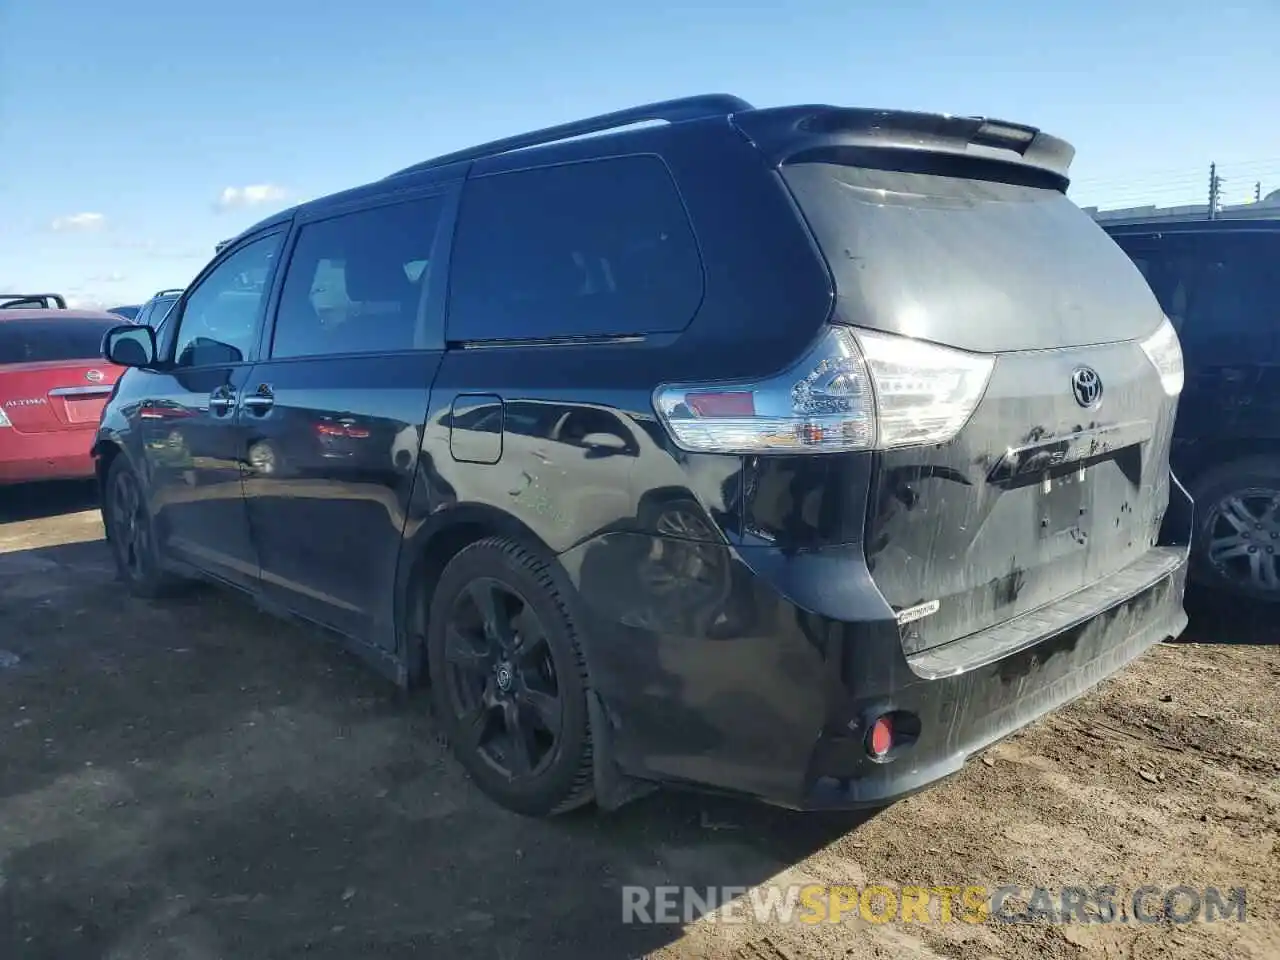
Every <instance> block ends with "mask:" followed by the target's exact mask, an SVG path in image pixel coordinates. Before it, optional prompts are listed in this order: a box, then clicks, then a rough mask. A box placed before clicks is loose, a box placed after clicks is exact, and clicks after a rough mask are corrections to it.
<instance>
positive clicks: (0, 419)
mask: <svg viewBox="0 0 1280 960" xmlns="http://www.w3.org/2000/svg"><path fill="white" fill-rule="evenodd" d="M12 426H13V424H12V423H10V422H9V418H8V417H7V416H6V415H5V412H4V410H3V409H0V427H12Z"/></svg>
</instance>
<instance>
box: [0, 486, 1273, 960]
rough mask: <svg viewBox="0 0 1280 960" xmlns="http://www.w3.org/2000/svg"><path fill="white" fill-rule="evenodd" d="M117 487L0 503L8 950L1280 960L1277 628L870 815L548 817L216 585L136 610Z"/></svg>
mask: <svg viewBox="0 0 1280 960" xmlns="http://www.w3.org/2000/svg"><path fill="white" fill-rule="evenodd" d="M89 496H90V494H89V493H88V492H86V491H85V490H84V489H83V488H79V487H69V488H56V489H55V490H52V491H46V492H45V493H43V494H41V495H39V496H36V497H30V496H24V497H23V498H22V500H21V502H19V500H18V499H17V498H16V497H15V495H14V494H12V493H4V494H0V498H6V497H7V498H8V500H7V501H6V500H4V499H0V960H9V958H14V960H27V958H55V960H79V958H104V960H105V958H111V960H126V958H127V960H133V958H148V960H150V958H157V960H170V958H172V960H212V958H228V960H230V958H235V960H240V958H253V960H256V958H271V960H277V958H292V957H308V958H311V957H318V958H335V960H357V958H364V957H376V958H396V957H409V956H414V957H418V956H440V957H459V958H468V960H470V958H477V960H478V958H485V957H493V958H497V960H515V958H542V957H548V958H550V957H555V958H584V960H585V958H590V960H610V958H627V957H640V956H647V955H654V956H657V957H661V958H715V960H729V958H735V960H802V958H814V960H830V958H859V960H860V958H872V957H883V958H899V957H928V958H934V957H945V958H972V960H984V958H994V957H1000V958H1036V960H1040V958H1078V957H1114V958H1121V957H1124V958H1163V957H1222V958H1228V957H1230V958H1264V957H1265V958H1277V957H1280V850H1278V849H1277V836H1278V835H1280V702H1278V701H1280V697H1277V693H1278V691H1280V642H1277V641H1280V622H1275V620H1276V618H1274V617H1273V618H1272V622H1270V623H1269V622H1268V621H1267V619H1266V618H1265V617H1263V616H1262V615H1261V614H1257V613H1250V612H1248V611H1241V610H1239V609H1224V608H1222V607H1210V606H1208V605H1205V604H1204V603H1203V602H1202V601H1194V600H1193V604H1198V605H1193V628H1192V631H1191V633H1190V634H1189V635H1188V638H1187V639H1188V641H1194V642H1181V643H1176V644H1167V645H1162V646H1161V647H1159V648H1156V649H1154V650H1152V651H1151V652H1150V653H1148V654H1147V655H1145V656H1144V657H1143V658H1142V659H1141V660H1139V661H1138V663H1137V664H1135V665H1134V666H1133V667H1132V668H1131V669H1129V670H1128V671H1127V672H1125V673H1123V674H1122V675H1121V676H1119V677H1117V678H1115V679H1113V680H1111V681H1110V682H1108V683H1106V684H1104V685H1103V686H1102V687H1101V688H1100V689H1099V690H1098V691H1096V692H1095V693H1093V694H1092V695H1090V696H1089V697H1087V698H1086V699H1084V700H1081V701H1079V702H1077V703H1075V704H1073V705H1072V706H1070V707H1069V708H1067V709H1064V710H1062V711H1060V712H1058V713H1057V714H1055V715H1053V716H1051V717H1049V718H1047V719H1046V720H1044V721H1042V722H1040V723H1038V724H1036V725H1035V726H1033V727H1032V728H1030V729H1028V730H1026V731H1024V732H1023V733H1021V734H1020V735H1018V736H1016V737H1014V738H1013V739H1011V740H1009V741H1006V742H1005V743H1003V744H1001V745H999V746H998V747H996V748H995V749H993V750H992V751H991V752H990V753H989V754H987V756H986V757H985V758H984V759H982V760H981V761H977V762H974V763H973V764H972V765H971V766H970V768H969V769H967V770H966V772H965V773H964V774H963V775H961V776H959V777H957V778H956V779H954V780H952V781H950V782H948V783H946V784H944V785H941V786H939V787H937V788H936V789H933V790H931V791H928V792H926V793H924V794H921V795H919V796H917V797H914V798H912V799H909V800H906V801H904V802H902V803H900V804H898V805H896V806H894V807H892V808H890V809H888V810H885V811H883V812H881V813H879V814H878V815H877V816H874V817H872V818H870V819H868V818H866V817H865V816H837V817H831V816H801V815H796V814H789V813H784V812H779V811H773V810H769V809H765V808H761V807H758V806H755V805H751V804H746V803H737V802H732V801H725V800H718V799H717V800H711V799H706V798H700V797H696V796H691V795H678V794H659V795H656V796H653V797H649V798H646V799H645V800H642V801H640V802H638V803H636V804H634V805H632V806H630V807H627V808H624V809H623V810H622V811H620V812H618V813H616V814H612V815H607V816H606V815H599V814H595V813H594V812H585V813H582V814H580V815H578V814H575V815H572V816H570V817H567V818H561V819H558V820H553V821H550V822H538V821H528V820H524V819H521V818H519V817H516V816H514V815H510V814H507V813H504V812H503V811H501V810H499V809H498V808H496V807H495V806H494V805H492V804H491V803H489V802H488V801H486V800H485V799H484V798H483V797H482V796H480V795H479V794H478V792H477V791H476V790H475V789H474V787H473V786H471V785H470V784H469V783H468V781H467V779H466V778H465V777H464V776H463V775H462V773H461V772H460V770H459V768H458V767H457V766H456V765H455V764H454V763H453V762H452V761H451V760H450V759H449V758H448V756H447V755H446V753H445V751H444V749H443V747H442V746H441V745H440V743H439V742H438V740H437V736H436V731H435V729H434V727H433V724H432V722H431V720H430V719H429V717H428V715H427V711H426V709H425V706H424V704H423V703H422V702H421V701H420V700H419V699H416V698H406V697H403V696H402V695H400V694H399V693H398V692H397V691H395V690H394V689H393V688H390V687H389V686H387V685H386V684H385V683H384V682H383V681H381V680H379V679H377V678H376V677H374V676H372V675H371V674H370V673H368V672H366V670H365V669H364V668H363V667H362V666H361V665H360V664H358V663H357V662H356V661H354V660H353V659H351V658H350V657H349V656H347V655H345V654H343V653H342V652H340V651H339V650H338V649H337V648H336V647H334V646H332V645H331V644H329V643H326V642H318V638H317V637H315V636H314V635H308V631H307V630H305V629H302V628H299V627H296V626H291V625H284V624H281V623H280V622H278V621H276V620H273V619H271V618H269V617H268V616H267V615H265V614H261V613H258V612H257V611H255V610H254V609H253V607H252V606H251V605H249V604H248V603H246V602H243V601H241V600H239V599H237V598H235V597H232V596H228V595H225V594H222V593H220V592H218V591H215V590H212V589H209V590H201V591H198V592H196V593H195V594H193V595H192V596H190V597H187V598H184V599H182V600H179V601H172V602H167V603H164V604H154V605H153V604H146V603H141V602H137V601H132V600H128V599H124V598H122V596H121V594H120V592H119V591H118V590H117V589H116V587H115V586H114V585H113V582H112V574H111V570H110V567H109V559H108V556H107V553H106V549H105V546H104V544H103V543H102V540H101V537H102V531H101V526H100V524H99V520H98V517H97V514H96V512H95V511H94V510H92V509H91V507H92V503H91V501H90V499H89ZM764 883H782V884H790V883H820V884H835V885H845V884H849V885H864V884H867V883H886V884H890V885H903V884H927V885H934V884H950V885H957V886H963V885H966V884H980V883H981V884H989V885H992V886H996V885H999V884H1019V885H1022V886H1029V885H1032V884H1039V885H1044V886H1049V887H1053V888H1061V887H1063V886H1065V885H1069V884H1081V885H1087V886H1090V887H1094V886H1097V885H1100V884H1114V885H1116V886H1117V887H1119V888H1120V889H1121V890H1122V891H1128V890H1132V889H1135V888H1137V887H1140V886H1142V885H1144V884H1152V885H1156V886H1160V887H1164V888H1167V887H1171V886H1174V885H1177V884H1185V885H1187V886H1190V887H1195V888H1200V889H1203V888H1205V887H1208V886H1217V887H1222V888H1227V887H1239V886H1243V887H1245V888H1246V889H1247V917H1246V920H1245V922H1243V923H1241V922H1238V921H1237V920H1234V919H1232V920H1219V921H1218V922H1216V923H1190V924H1173V923H1168V922H1165V923H1160V924H1155V925H1146V924H1141V925H1140V924H1136V923H1112V924H1082V923H1073V924H1049V923H1045V922H1038V923H1031V924H1006V923H999V922H994V921H989V922H987V923H982V924H976V925H973V924H964V923H951V924H940V923H939V924H927V925H926V924H919V923H915V924H904V923H901V922H896V921H895V922H890V923H886V924H873V923H869V922H867V921H866V920H864V919H861V918H855V919H847V920H846V922H844V923H842V924H839V925H830V924H813V925H811V924H803V923H790V924H782V923H773V924H755V923H747V924H728V923H724V922H717V921H715V920H714V919H712V918H707V917H704V918H702V919H698V920H695V922H692V923H688V924H682V923H677V924H667V925H644V924H630V925H627V924H624V923H623V922H622V900H621V894H620V887H621V886H622V885H624V884H645V885H656V884H679V885H685V884H688V885H693V886H696V887H700V888H705V887H707V886H712V885H716V886H719V885H735V886H748V887H750V886H753V885H757V884H764Z"/></svg>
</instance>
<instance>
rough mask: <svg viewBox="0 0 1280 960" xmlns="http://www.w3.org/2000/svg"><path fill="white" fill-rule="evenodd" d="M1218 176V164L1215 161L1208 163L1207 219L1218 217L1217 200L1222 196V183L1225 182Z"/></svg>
mask: <svg viewBox="0 0 1280 960" xmlns="http://www.w3.org/2000/svg"><path fill="white" fill-rule="evenodd" d="M1225 182H1226V181H1224V180H1223V179H1222V178H1221V177H1220V176H1218V165H1217V164H1216V163H1211V164H1209V219H1210V220H1217V219H1218V202H1219V200H1220V199H1221V197H1222V185H1223V183H1225Z"/></svg>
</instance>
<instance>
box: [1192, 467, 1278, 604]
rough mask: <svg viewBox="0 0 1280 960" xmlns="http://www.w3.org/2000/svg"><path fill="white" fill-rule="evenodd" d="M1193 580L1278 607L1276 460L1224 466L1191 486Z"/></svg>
mask: <svg viewBox="0 0 1280 960" xmlns="http://www.w3.org/2000/svg"><path fill="white" fill-rule="evenodd" d="M1194 500H1195V504H1196V531H1195V539H1194V542H1193V546H1192V550H1193V556H1192V563H1193V568H1194V570H1195V573H1196V575H1197V579H1199V580H1201V581H1202V582H1204V583H1205V584H1206V585H1207V586H1211V587H1216V588H1218V589H1221V590H1224V591H1226V592H1228V593H1232V594H1235V595H1236V596H1241V597H1248V598H1250V599H1253V600H1259V601H1262V602H1265V603H1280V460H1278V459H1275V458H1271V457H1265V458H1259V459H1254V460H1245V461H1240V462H1237V463H1233V464H1227V465H1225V466H1223V467H1220V468H1218V469H1217V470H1214V471H1213V472H1212V473H1210V474H1208V475H1206V476H1205V477H1203V478H1202V479H1201V480H1199V481H1198V482H1197V483H1196V484H1195V492H1194Z"/></svg>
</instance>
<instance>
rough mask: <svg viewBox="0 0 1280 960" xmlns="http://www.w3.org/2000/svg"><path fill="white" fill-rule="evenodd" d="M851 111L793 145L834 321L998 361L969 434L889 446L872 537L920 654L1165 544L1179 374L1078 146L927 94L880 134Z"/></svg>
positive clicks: (883, 581) (1155, 310)
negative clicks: (923, 105) (1073, 197)
mask: <svg viewBox="0 0 1280 960" xmlns="http://www.w3.org/2000/svg"><path fill="white" fill-rule="evenodd" d="M840 113H842V112H841V111H831V112H829V113H827V114H820V115H819V120H818V121H816V122H814V121H810V127H809V129H810V131H812V130H814V129H819V130H820V136H817V135H811V136H810V138H809V139H810V142H809V143H808V144H807V145H805V144H803V143H802V144H801V145H800V147H799V148H798V149H795V150H793V151H792V152H791V154H790V155H789V156H787V157H781V158H779V159H780V162H781V171H782V174H781V175H782V177H783V178H784V180H785V181H786V183H787V185H788V187H789V188H790V190H791V193H792V195H793V196H794V197H795V199H796V202H797V203H798V205H799V207H800V209H801V211H802V213H803V215H804V217H805V218H806V220H807V221H808V222H809V224H810V227H811V228H812V230H813V233H814V235H815V237H816V239H817V241H818V243H819V246H820V247H821V249H822V251H823V254H824V256H825V258H826V260H827V262H828V264H829V266H830V269H831V272H832V276H833V279H834V283H835V290H836V301H835V307H834V313H833V320H834V321H835V322H837V323H840V324H847V325H850V326H853V327H855V328H863V329H869V330H874V331H881V332H883V333H888V334H893V335H898V336H905V337H911V338H916V339H919V340H924V341H929V342H931V343H933V344H938V345H942V346H945V347H950V348H956V349H957V350H960V351H965V352H968V353H971V354H981V355H986V356H988V357H991V358H992V360H993V363H992V366H991V372H990V376H989V379H988V380H987V382H986V387H985V390H984V391H983V392H982V394H981V396H980V399H978V398H976V397H975V401H974V402H975V406H974V407H973V410H972V413H971V414H970V415H969V416H968V418H967V419H966V420H964V421H963V426H961V427H960V429H959V431H958V432H957V433H955V434H954V435H953V436H951V437H950V438H949V439H947V440H945V441H944V442H940V443H931V444H928V445H917V446H903V447H900V448H897V449H887V450H881V451H880V452H879V453H878V454H877V466H876V469H875V471H874V477H875V479H874V480H873V489H872V493H871V499H870V508H869V514H868V517H867V522H866V529H865V537H866V554H867V560H868V564H869V566H870V569H871V573H872V576H873V578H874V579H875V582H876V584H877V586H878V587H879V589H880V590H881V592H882V593H883V594H884V596H885V597H886V599H888V601H889V602H890V604H891V605H892V606H893V607H894V608H895V609H897V610H899V611H909V612H908V614H907V615H906V616H903V617H900V619H901V620H902V621H903V622H904V627H903V643H904V647H905V648H906V650H907V652H909V653H910V652H916V651H919V650H923V649H927V648H930V647H936V646H938V645H941V644H944V643H947V642H950V641H952V640H956V639H959V638H961V637H964V636H967V635H970V634H972V633H975V632H977V631H980V630H983V629H985V628H988V627H991V626H994V625H995V624H997V623H1000V622H1003V621H1005V620H1008V619H1010V618H1012V617H1014V616H1017V615H1019V614H1022V613H1026V612H1029V611H1031V610H1034V609H1036V608H1038V607H1042V606H1044V605H1046V604H1049V603H1052V602H1053V601H1055V600H1057V599H1060V598H1062V597H1064V596H1066V595H1068V594H1071V593H1073V592H1075V591H1077V590H1079V589H1081V588H1082V587H1085V586H1087V585H1088V584H1091V583H1093V582H1095V581H1098V580H1100V579H1102V578H1104V577H1107V576H1108V575H1110V574H1113V573H1115V572H1116V571H1118V570H1120V569H1122V568H1124V567H1125V566H1127V565H1129V564H1132V563H1134V562H1135V561H1136V560H1138V559H1139V558H1141V557H1142V556H1143V554H1144V553H1145V552H1146V551H1148V550H1149V549H1151V547H1152V546H1153V545H1154V543H1155V538H1156V536H1157V533H1158V530H1159V526H1160V520H1161V518H1162V516H1163V513H1164V510H1165V507H1166V505H1167V503H1168V497H1169V486H1168V484H1169V471H1168V454H1169V438H1170V434H1171V432H1172V427H1173V419H1174V413H1175V410H1176V403H1177V397H1176V392H1177V391H1176V389H1173V388H1172V387H1170V389H1169V390H1166V386H1167V385H1168V383H1169V381H1168V380H1167V379H1166V380H1165V381H1163V382H1162V377H1161V373H1160V371H1159V370H1158V369H1157V367H1156V365H1155V362H1153V360H1151V359H1149V357H1148V350H1149V349H1151V346H1150V342H1149V338H1151V337H1152V335H1153V334H1157V333H1158V332H1160V331H1162V330H1163V329H1164V328H1162V322H1163V319H1164V318H1163V315H1162V313H1161V311H1160V308H1159V305H1158V304H1157V303H1156V301H1155V299H1154V297H1153V296H1152V294H1151V292H1150V290H1149V289H1148V288H1147V286H1146V284H1145V282H1144V281H1143V280H1142V278H1141V276H1140V274H1139V273H1138V271H1137V270H1136V269H1135V268H1134V267H1133V265H1132V263H1131V262H1130V261H1129V259H1128V258H1127V257H1126V256H1125V255H1124V254H1123V253H1122V252H1121V251H1120V250H1119V248H1118V247H1116V246H1115V244H1114V243H1112V241H1111V240H1110V239H1109V238H1108V237H1107V236H1106V234H1105V233H1104V232H1103V231H1102V230H1101V229H1100V228H1099V227H1098V226H1097V225H1096V224H1095V223H1094V222H1093V220H1092V219H1091V218H1089V217H1088V216H1087V215H1086V214H1085V213H1083V212H1082V211H1081V210H1080V209H1079V208H1077V207H1076V206H1075V205H1074V204H1073V203H1071V201H1069V200H1068V199H1067V197H1066V196H1065V193H1064V190H1065V186H1066V179H1065V174H1066V167H1067V163H1068V162H1069V160H1070V156H1071V151H1070V148H1069V147H1067V146H1066V145H1065V144H1062V143H1061V141H1055V140H1052V138H1045V137H1044V136H1043V135H1041V134H1039V133H1038V132H1037V131H1034V130H1030V129H1029V128H1021V127H1016V126H1013V125H1004V124H1000V125H997V126H998V129H997V131H996V134H995V135H987V134H986V133H984V132H982V131H983V128H982V124H983V122H982V121H971V120H966V119H964V118H926V119H925V120H919V121H913V120H912V118H913V117H919V115H901V117H903V118H905V119H901V122H899V123H898V124H897V125H896V126H895V125H894V124H893V123H889V124H887V125H883V126H882V128H881V129H879V130H878V131H877V130H873V131H872V133H871V135H870V136H868V135H867V123H868V118H867V115H866V114H865V112H858V111H854V112H847V113H849V114H851V115H852V116H851V118H850V117H846V120H845V121H842V120H841V118H840V116H839V114H840ZM833 114H834V115H833ZM842 122H846V123H847V124H848V125H850V126H851V128H852V129H854V131H855V132H854V133H851V134H850V135H849V136H848V138H847V141H848V142H845V138H842V136H841V124H842ZM913 122H915V123H916V124H917V126H919V127H920V129H921V131H922V132H921V133H920V135H919V136H917V137H914V139H913V138H912V136H910V135H909V134H910V131H911V127H912V123H913ZM860 125H861V126H860ZM798 128H803V124H800V125H799V126H795V125H793V126H792V127H791V131H792V135H793V139H794V131H795V130H796V129H798ZM886 128H887V129H889V130H890V132H891V133H892V134H893V136H892V137H890V136H888V135H886V134H885V132H884V130H885V129H886ZM904 130H906V131H907V134H904V133H903V131H904ZM762 132H763V131H762ZM1001 136H1003V137H1004V141H1005V142H1004V147H1005V148H1007V149H1001V148H1000V144H999V140H1000V137H1001ZM765 139H766V140H767V138H765ZM801 139H803V138H801ZM886 140H892V141H893V144H894V145H892V146H889V147H885V146H884V144H885V142H886ZM993 144H994V146H993ZM1144 342H1147V347H1146V348H1144V346H1143V344H1144ZM1178 362H1179V364H1180V359H1179V361H1178ZM1180 369H1181V368H1180V365H1179V367H1178V370H1179V371H1180ZM910 611H915V612H916V613H918V614H919V619H911V618H912V617H913V616H915V615H916V613H911V612H910ZM908 620H910V622H909V623H908V622H907V621H908Z"/></svg>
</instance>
